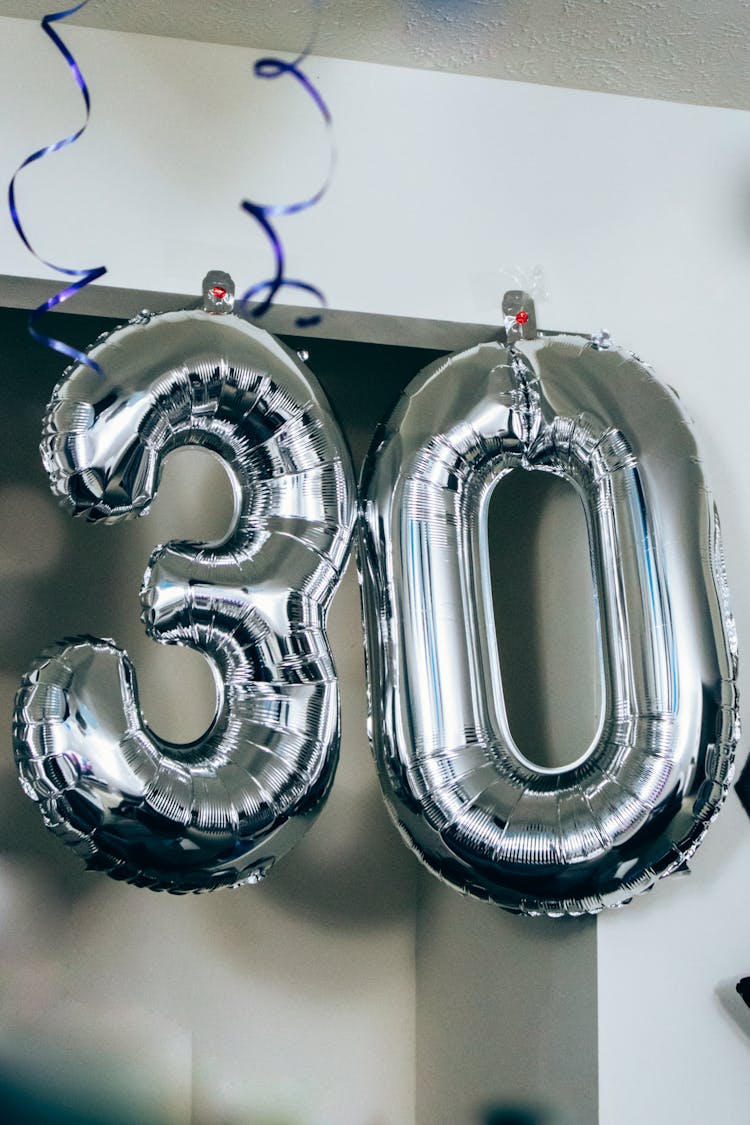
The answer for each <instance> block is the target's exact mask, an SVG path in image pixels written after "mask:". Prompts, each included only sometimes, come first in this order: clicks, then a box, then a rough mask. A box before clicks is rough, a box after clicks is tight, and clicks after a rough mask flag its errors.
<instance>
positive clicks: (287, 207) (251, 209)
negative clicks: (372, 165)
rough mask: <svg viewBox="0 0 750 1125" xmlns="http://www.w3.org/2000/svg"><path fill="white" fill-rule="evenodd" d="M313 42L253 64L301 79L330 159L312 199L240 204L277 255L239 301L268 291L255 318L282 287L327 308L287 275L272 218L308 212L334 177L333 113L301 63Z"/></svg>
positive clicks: (302, 324)
mask: <svg viewBox="0 0 750 1125" xmlns="http://www.w3.org/2000/svg"><path fill="white" fill-rule="evenodd" d="M314 2H315V6H316V7H317V6H318V0H314ZM314 41H315V34H313V37H312V38H311V40H310V42H309V43H308V45H307V47H305V49H304V51H303V52H302V53H301V54H300V55H298V56H297V58H296V59H294V61H293V62H284V61H283V59H276V58H271V57H268V58H262V59H258V60H257V62H256V63H255V66H254V67H253V74H254V75H255V77H256V78H280V77H281V76H282V75H284V74H289V75H291V77H292V78H295V79H296V80H297V82H299V84H300V86H302V88H303V90H305V91H306V92H307V93H308V94H309V95H310V97H311V98H312V100H313V102H314V103H315V105H316V106H317V107H318V109H319V110H320V113H321V116H322V118H323V120H324V121H325V124H326V129H327V131H328V137H329V144H330V160H329V164H328V173H327V175H326V177H325V180H324V181H323V184H322V186H321V187H320V188H319V189H318V191H316V192H315V193H314V194H313V195H311V196H310V197H309V198H307V199H302V200H299V201H297V202H294V203H283V204H282V203H253V202H252V201H251V200H249V199H243V201H242V204H241V206H242V209H243V211H247V213H248V214H249V215H252V217H253V218H254V219H255V220H256V222H257V223H258V225H259V226H260V227H261V229H262V230H263V231H264V233H265V234H266V235H267V237H268V241H269V242H270V244H271V249H272V251H273V257H274V266H275V270H274V274H273V277H271V278H269V279H268V280H266V281H260V282H258V284H257V285H253V286H251V287H250V288H249V289H248V290H246V292H245V293H243V295H242V297H241V300H240V303H241V304H242V305H243V306H246V305H247V303H248V302H249V301H252V300H254V299H255V298H256V297H259V296H260V294H262V293H264V292H265V294H266V295H265V297H264V298H263V299H262V300H261V301H260V303H259V304H258V305H256V306H255V308H254V309H253V310H252V312H251V314H250V315H251V316H253V317H255V318H257V317H261V316H264V315H265V313H267V312H268V310H269V309H270V308H271V305H272V304H273V301H274V298H275V297H276V294H277V293H278V292H279V290H280V289H283V288H293V289H301V290H303V291H304V292H306V293H311V294H312V295H313V296H314V297H316V298H317V300H318V301H320V304H321V305H322V306H323V307H324V308H325V307H326V303H327V302H326V299H325V296H324V295H323V293H322V292H321V290H320V289H318V288H317V287H316V286H315V285H310V284H309V283H308V282H306V281H299V280H297V279H296V278H290V277H286V276H285V273H284V269H285V255H284V247H283V245H282V242H281V239H280V238H279V235H278V234H277V232H276V229H275V226H274V224H273V222H272V219H274V218H276V217H277V216H279V215H296V214H297V213H298V212H300V211H306V210H307V208H308V207H314V206H315V204H316V203H319V202H320V200H321V199H322V198H323V196H324V195H325V193H326V191H327V190H328V187H329V185H330V182H331V178H332V176H333V170H334V166H335V163H336V149H335V146H334V143H333V136H332V125H333V122H332V118H331V112H330V110H329V108H328V106H327V105H326V103H325V101H324V100H323V98H322V96H321V94H320V91H319V90H318V89H317V88H316V87H315V86H314V85H313V83H312V82H311V81H310V79H309V78H308V77H307V75H306V74H304V73H303V72H302V70H301V69H300V67H301V65H302V63H303V62H304V60H305V59H306V58H307V56H308V55H309V54H310V52H311V50H312V46H313V43H314ZM319 322H320V314H318V313H314V314H312V315H310V316H300V317H297V320H296V322H295V323H296V325H297V327H298V328H309V327H311V326H312V325H314V324H318V323H319Z"/></svg>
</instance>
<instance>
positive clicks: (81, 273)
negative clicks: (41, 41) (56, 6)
mask: <svg viewBox="0 0 750 1125" xmlns="http://www.w3.org/2000/svg"><path fill="white" fill-rule="evenodd" d="M86 4H88V0H81V3H80V4H76V5H75V6H74V7H72V8H66V9H65V10H64V11H59V12H52V13H50V14H49V15H46V16H44V17H43V19H42V22H41V26H42V30H43V31H44V32H45V34H46V35H48V36H49V38H50V39H51V40H52V42H53V43H54V44H55V46H56V47H57V49H58V50H59V51H60V53H61V55H62V56H63V58H64V59H65V62H66V63H67V64H68V68H69V70H70V73H71V74H72V75H73V78H74V80H75V83H76V85H77V86H78V89H79V90H80V91H81V96H82V97H83V102H84V105H85V107H86V116H85V118H84V122H83V125H81V127H80V129H78V130H76V132H74V133H71V134H70V136H68V137H63V139H62V140H60V141H56V142H55V143H54V144H51V145H47V146H46V147H45V148H40V149H38V150H37V151H36V152H32V154H31V156H27V157H26V159H25V160H24V162H23V163H22V164H20V165H19V166H18V168H16V170H15V172H14V173H13V176H12V177H11V181H10V184H9V185H8V207H9V209H10V217H11V219H12V221H13V226H14V227H15V228H16V231H17V233H18V235H19V237H20V239H21V241H22V242H23V244H24V246H25V247H26V249H27V250H29V251H30V252H31V253H32V254H33V255H34V257H35V258H37V259H38V261H40V262H41V263H42V264H43V265H45V266H47V267H48V268H49V269H52V270H55V271H56V272H57V273H61V274H64V275H65V276H66V277H73V278H76V279H77V280H76V281H73V282H72V283H71V284H70V285H68V286H66V287H65V288H64V289H62V290H61V291H60V292H59V293H56V294H55V296H54V297H50V298H49V300H47V301H44V302H43V303H42V304H41V305H39V307H38V308H36V309H34V310H33V311H32V312H31V313H30V314H29V334H30V335H31V336H32V337H33V338H34V339H35V340H37V341H38V342H39V343H40V344H44V345H45V346H46V347H48V348H52V349H53V350H54V351H56V352H61V353H62V355H66V356H68V357H69V358H70V359H72V360H74V362H76V363H82V364H85V365H86V366H87V367H91V368H92V369H93V370H94V371H96V372H98V373H99V374H101V368H100V367H99V365H98V363H97V362H96V360H93V359H92V358H91V357H90V356H88V355H86V354H85V353H84V352H80V351H78V349H77V348H73V347H71V346H70V345H68V344H65V343H63V342H62V341H61V340H55V339H54V338H53V337H51V336H45V335H44V334H43V333H42V332H39V331H38V330H37V329H36V327H35V325H36V322H37V321H38V320H39V318H40V317H41V316H43V315H44V313H46V312H50V311H51V310H52V309H54V308H56V306H57V305H61V304H62V303H63V301H67V300H68V298H69V297H72V296H73V294H74V293H77V292H78V291H79V290H81V289H83V288H85V286H87V285H90V284H91V282H92V281H95V280H96V279H97V278H99V277H102V276H103V275H104V274H105V273H106V272H107V270H106V267H105V266H96V267H95V268H93V269H73V268H71V267H67V266H57V265H55V264H54V263H53V262H49V261H47V259H46V258H43V257H42V256H41V254H38V253H37V251H36V250H35V249H34V247H33V246H32V245H31V243H30V241H29V239H28V237H27V235H26V232H25V231H24V229H23V226H22V224H21V220H20V218H19V216H18V209H17V207H16V178H17V176H18V174H19V173H20V172H21V171H22V170H23V169H24V168H27V167H28V166H29V164H33V163H34V162H35V161H36V160H41V158H42V157H43V156H48V155H49V153H51V152H58V151H59V150H60V149H61V148H66V147H67V146H68V145H72V144H73V143H74V142H75V141H77V140H78V138H79V137H80V136H81V134H82V133H83V132H84V130H85V129H86V126H87V125H88V123H89V117H90V116H91V95H90V94H89V88H88V86H87V85H86V82H85V80H84V77H83V75H82V74H81V71H80V69H79V67H78V63H77V62H76V60H75V58H74V57H73V54H72V52H71V51H70V50H69V48H68V47H67V46H66V45H65V43H63V41H62V39H61V38H60V36H59V35H58V34H57V32H56V31H55V28H54V27H53V24H55V23H58V22H59V21H60V20H64V19H67V17H68V16H72V15H75V13H76V12H79V11H80V10H81V8H83V7H85V6H86Z"/></svg>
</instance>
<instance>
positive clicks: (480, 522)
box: [359, 313, 738, 916]
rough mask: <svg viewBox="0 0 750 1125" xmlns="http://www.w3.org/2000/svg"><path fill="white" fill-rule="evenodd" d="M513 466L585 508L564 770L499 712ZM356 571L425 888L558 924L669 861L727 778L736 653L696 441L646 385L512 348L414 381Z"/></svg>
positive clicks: (481, 350)
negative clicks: (577, 675) (585, 739)
mask: <svg viewBox="0 0 750 1125" xmlns="http://www.w3.org/2000/svg"><path fill="white" fill-rule="evenodd" d="M528 319H529V317H528V315H527V314H526V313H521V314H519V317H518V323H519V324H523V323H524V322H525V321H528ZM511 336H512V334H511ZM514 470H515V471H531V472H540V471H543V472H550V473H555V474H557V475H558V476H560V477H562V478H564V479H565V480H566V481H568V482H569V483H570V484H571V485H572V486H573V487H574V488H575V489H576V490H577V492H578V495H579V496H580V498H581V501H582V503H583V506H584V509H585V513H586V520H587V526H588V536H589V547H590V557H591V565H592V579H593V589H594V594H595V607H594V609H595V615H596V620H597V628H598V637H599V659H600V674H601V683H602V693H601V697H602V701H603V702H602V714H601V718H600V724H599V731H598V734H597V735H596V737H595V739H594V741H593V743H592V745H590V746H588V747H587V746H581V753H580V756H579V757H578V759H577V760H576V761H575V762H574V763H573V764H572V765H570V766H566V767H564V768H561V769H550V768H545V767H538V766H535V765H533V764H532V763H530V762H529V761H527V760H526V759H525V758H524V756H523V755H522V754H521V752H520V751H519V749H518V747H517V746H516V744H515V743H514V740H513V737H512V735H511V731H510V729H509V724H508V720H507V716H506V712H505V707H504V703H503V687H502V682H503V674H504V671H505V670H504V669H502V668H501V667H500V661H499V658H498V652H497V638H496V632H495V629H496V626H495V621H494V613H493V605H492V594H491V591H490V584H489V574H490V558H489V554H488V537H487V511H488V505H489V500H490V496H491V494H492V492H493V489H494V488H495V486H496V485H497V483H498V481H499V480H500V479H501V478H502V477H503V476H504V475H505V474H506V473H510V472H512V471H514ZM359 565H360V570H361V584H362V599H363V610H364V616H365V626H366V642H367V659H368V676H369V692H370V711H371V714H370V722H371V728H372V729H371V737H372V740H373V746H374V752H375V757H376V762H377V767H378V771H379V775H380V781H381V784H382V787H383V790H384V794H385V797H386V801H387V803H388V806H389V808H390V810H391V813H392V815H393V817H394V819H395V820H396V823H397V824H398V826H399V828H400V829H401V832H402V834H403V835H404V837H405V838H406V840H407V842H408V843H409V844H410V845H411V846H412V848H413V849H414V850H415V851H416V852H417V854H418V855H419V856H420V857H421V858H422V859H423V860H424V861H425V862H426V863H427V864H428V866H429V867H430V868H432V869H433V871H435V872H436V873H437V874H438V875H439V876H441V877H442V878H443V879H445V880H447V881H448V882H449V883H451V884H453V885H454V886H456V887H458V888H459V889H461V890H462V891H465V892H468V893H470V894H473V895H476V896H478V897H480V898H485V899H491V900H494V901H495V902H496V903H498V904H499V905H500V906H502V907H505V908H506V909H509V910H511V911H514V912H518V913H525V914H548V915H552V916H555V915H561V914H580V913H586V912H588V913H595V912H597V911H599V910H601V909H602V908H603V907H606V906H618V905H620V904H622V903H624V902H626V901H628V900H629V899H630V898H632V896H633V895H634V894H636V893H638V892H641V891H645V890H647V889H648V888H650V887H651V886H652V885H653V884H654V883H655V882H656V880H657V879H659V878H660V877H662V876H665V875H669V874H670V873H671V872H673V871H675V870H676V869H677V868H679V867H681V866H682V865H683V864H684V863H685V861H686V860H687V858H688V857H689V856H690V855H691V854H692V852H693V851H694V850H695V848H696V847H697V846H698V844H699V843H700V841H701V840H702V838H703V836H704V833H705V832H706V829H707V827H708V825H709V824H710V822H711V821H712V820H713V818H714V817H715V815H716V813H717V810H718V809H719V806H720V805H721V803H722V801H723V799H724V797H725V794H726V792H727V788H728V785H729V783H730V780H731V774H732V760H733V752H734V747H735V742H736V739H737V736H738V717H737V694H736V689H735V679H736V671H737V658H736V639H735V632H734V625H733V620H732V616H731V612H730V607H729V598H728V593H727V585H726V577H725V570H724V563H723V560H722V549H721V540H720V531H719V523H718V519H717V516H716V511H715V508H714V505H713V502H712V500H711V496H710V493H709V492H708V490H707V488H706V483H705V479H704V474H703V469H702V466H701V462H700V458H699V456H698V451H697V449H696V443H695V438H694V436H693V433H692V432H691V429H690V427H689V425H688V422H687V419H686V417H685V414H684V413H683V411H682V409H681V408H680V405H679V403H678V401H677V399H676V397H675V395H674V393H673V392H671V391H670V390H669V389H668V388H666V387H665V386H663V385H662V384H661V383H659V382H658V381H657V380H656V379H655V378H654V377H653V376H652V375H651V374H650V372H649V370H648V368H647V367H645V366H644V365H643V364H642V363H641V362H640V361H639V360H638V359H636V358H635V357H634V356H633V355H631V354H629V353H627V352H624V351H621V350H618V349H617V348H614V347H611V346H609V343H608V340H607V338H606V336H605V335H602V336H599V337H596V338H592V339H591V340H587V339H584V338H580V337H573V336H565V335H557V336H546V337H539V336H537V335H536V333H533V334H532V335H531V338H523V337H522V336H517V338H516V339H515V340H514V339H512V338H511V340H510V343H507V342H500V341H498V342H492V343H486V344H480V345H478V346H476V347H473V348H470V349H469V350H468V351H465V352H462V353H460V354H457V355H454V356H451V357H450V358H447V359H442V360H439V361H437V362H436V363H434V364H432V365H431V366H430V367H428V368H426V369H425V370H424V371H423V372H422V373H421V374H420V375H418V376H417V378H416V379H414V381H413V382H412V383H410V384H409V386H408V387H407V388H406V390H405V391H404V392H403V393H402V395H401V397H400V400H399V401H398V403H397V405H396V406H395V408H394V410H393V412H392V413H391V415H390V417H388V418H387V419H386V420H385V422H384V423H383V424H382V425H381V427H380V429H379V431H378V433H377V435H376V437H375V440H374V443H373V445H372V447H371V451H370V454H369V457H368V459H367V461H366V463H365V467H364V470H363V476H362V482H361V490H360V562H359Z"/></svg>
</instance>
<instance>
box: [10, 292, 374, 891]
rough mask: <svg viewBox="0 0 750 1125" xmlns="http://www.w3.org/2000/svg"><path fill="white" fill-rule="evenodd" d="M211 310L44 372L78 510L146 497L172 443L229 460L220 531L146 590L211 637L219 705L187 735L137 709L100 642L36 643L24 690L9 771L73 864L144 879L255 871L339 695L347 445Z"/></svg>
mask: <svg viewBox="0 0 750 1125" xmlns="http://www.w3.org/2000/svg"><path fill="white" fill-rule="evenodd" d="M212 292H213V294H214V298H213V307H210V302H209V304H207V307H206V309H204V310H199V311H190V312H179V313H167V314H163V315H160V316H153V317H150V318H146V317H144V318H141V319H140V320H136V321H135V322H132V323H131V324H130V325H128V326H126V327H125V328H122V329H119V330H117V331H115V332H114V333H113V334H111V335H110V336H109V337H107V338H105V339H104V340H103V342H100V343H98V344H97V345H96V346H95V347H94V348H93V349H92V351H91V355H92V357H93V358H95V359H96V361H97V362H98V363H99V364H100V365H101V368H102V369H103V372H104V374H103V376H102V375H100V374H98V373H96V372H94V371H92V370H90V369H89V368H88V367H85V366H83V365H80V366H78V367H75V368H74V369H72V370H71V371H70V372H69V373H68V374H66V376H65V377H64V378H63V380H62V382H61V383H60V384H59V386H58V387H57V388H56V390H55V392H54V395H53V398H52V402H51V405H50V407H49V411H48V415H47V419H46V426H45V436H44V442H43V446H42V451H43V457H44V461H45V465H46V468H47V470H48V472H49V474H50V477H51V480H52V484H53V487H54V489H55V491H56V492H57V493H58V494H59V495H60V496H61V497H62V499H63V501H64V503H65V505H66V506H67V507H68V508H69V510H70V511H71V512H73V513H74V514H79V513H83V514H85V516H86V518H88V519H89V520H107V521H112V520H118V519H121V518H125V517H128V516H134V515H141V514H143V513H144V512H146V511H147V509H148V506H149V504H150V503H151V501H152V499H153V497H154V495H155V492H156V488H157V485H158V481H159V474H160V470H161V465H162V461H163V459H164V457H165V456H166V454H167V453H169V452H170V450H173V449H175V448H176V447H177V446H180V445H186V444H198V445H201V446H203V447H204V448H206V449H209V450H212V451H213V452H214V453H215V454H217V455H218V456H219V457H221V458H222V459H223V460H224V461H225V463H226V464H227V465H228V466H229V468H230V469H231V473H232V475H233V487H234V492H235V521H234V525H233V528H232V529H231V531H230V532H229V534H228V536H227V537H226V538H225V539H224V540H223V541H222V542H221V543H216V544H199V543H188V542H175V543H169V544H168V545H167V546H165V547H158V548H157V549H156V550H155V551H154V553H153V554H152V556H151V559H150V562H149V567H148V570H147V572H146V576H145V580H144V584H143V587H142V590H141V602H142V605H143V620H144V622H145V624H146V629H147V631H148V633H149V635H150V636H151V637H153V638H154V639H155V640H157V641H160V642H162V643H165V644H180V645H188V646H190V647H192V648H195V649H197V650H199V651H200V652H202V653H204V654H205V655H206V656H207V657H208V659H209V660H210V661H211V663H212V667H213V670H214V672H215V679H216V684H217V692H218V696H219V706H218V708H217V714H216V716H215V719H214V721H213V723H212V725H211V727H210V729H209V730H208V732H207V733H206V734H205V736H204V737H203V738H201V739H199V740H198V741H196V742H194V743H192V744H190V745H187V746H174V745H171V744H170V743H167V742H164V741H163V740H161V739H160V738H158V737H157V736H156V735H155V734H154V732H153V731H151V730H150V729H149V728H148V727H147V725H146V724H145V722H144V720H143V718H142V716H141V712H140V710H139V706H138V696H137V691H136V681H135V674H134V671H133V668H132V666H131V664H130V662H129V660H128V658H127V656H126V655H125V653H123V652H122V651H121V650H119V649H118V648H116V647H115V646H114V645H113V644H112V643H110V642H108V641H102V640H95V639H91V638H80V639H75V640H72V641H69V642H68V643H65V644H63V645H60V646H57V647H55V648H53V649H51V650H50V651H48V652H46V653H45V654H44V655H43V656H42V657H41V658H40V659H39V660H38V661H37V663H36V664H35V665H34V667H33V669H32V670H31V671H30V672H29V673H28V674H27V676H26V677H25V679H24V681H23V684H22V687H21V689H20V691H19V693H18V695H17V699H16V711H15V723H14V731H15V739H14V741H15V753H16V760H17V764H18V768H19V771H20V776H21V780H22V784H23V785H24V788H25V789H26V791H27V793H28V794H29V796H31V797H32V798H34V799H35V800H36V801H38V802H39V807H40V809H41V812H42V815H43V817H44V820H45V822H46V824H47V826H48V827H49V828H51V829H52V830H53V831H54V832H55V833H57V834H58V836H60V837H61V838H62V839H63V840H64V841H65V842H66V843H68V844H69V845H70V846H71V847H72V848H73V849H74V850H75V851H76V852H77V853H78V854H79V855H81V856H82V857H83V858H84V859H85V860H86V862H87V864H88V866H90V867H92V868H97V869H100V870H104V871H107V872H108V873H109V874H110V875H112V876H114V877H115V878H118V879H126V880H128V881H130V882H133V883H136V884H138V885H141V886H147V887H151V888H153V889H154V890H168V891H174V892H182V891H203V890H212V889H213V888H215V887H219V886H222V885H236V884H239V883H247V882H256V881H257V880H258V879H260V878H262V877H263V876H264V875H265V874H266V872H267V871H268V869H269V868H270V867H271V865H272V864H273V863H274V861H275V860H276V859H277V858H278V857H279V856H281V855H283V854H284V853H285V852H286V851H288V850H289V848H291V847H292V846H293V844H294V843H295V842H296V841H297V840H298V839H299V838H300V837H301V836H302V834H303V833H304V832H305V830H306V829H307V827H308V826H309V825H310V823H311V822H312V821H313V820H314V818H315V817H316V815H317V813H318V812H319V810H320V808H321V807H322V804H323V802H324V801H325V799H326V797H327V795H328V791H329V789H330V786H331V782H332V780H333V775H334V771H335V768H336V763H337V759H338V747H339V693H338V683H337V679H336V674H335V671H334V666H333V661H332V657H331V652H330V649H329V644H328V639H327V636H326V621H327V614H328V609H329V606H330V602H331V598H332V596H333V594H334V591H335V589H336V587H337V585H338V581H339V578H340V575H341V571H342V568H343V566H344V564H345V562H346V559H347V553H348V549H349V543H350V538H351V531H352V526H353V522H354V516H355V499H354V498H355V489H354V482H353V474H352V468H351V461H350V456H349V453H348V449H347V447H346V444H345V442H344V439H343V437H342V435H341V433H340V431H339V428H338V426H337V424H336V422H335V421H334V419H333V418H332V416H331V413H330V409H329V406H328V404H327V402H326V400H325V397H324V395H323V392H322V391H321V389H320V387H319V386H318V385H317V384H316V382H315V380H314V379H313V377H312V376H311V374H310V372H309V371H307V370H306V369H305V368H304V367H303V365H302V364H301V363H300V362H299V361H298V360H297V358H296V357H295V356H293V355H292V353H290V352H288V351H287V350H286V349H285V348H284V347H283V346H282V345H281V344H279V343H278V342H277V341H276V340H274V338H273V337H272V336H270V335H269V334H268V333H266V332H263V331H261V330H260V329H258V328H256V327H253V326H251V325H249V324H248V323H246V322H244V321H242V320H240V319H239V318H238V317H236V316H235V315H217V314H219V313H222V312H225V311H228V307H229V300H230V299H229V296H228V295H227V294H226V292H225V290H224V289H222V288H220V287H215V288H214V289H213V291H212Z"/></svg>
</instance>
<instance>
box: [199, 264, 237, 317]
mask: <svg viewBox="0 0 750 1125" xmlns="http://www.w3.org/2000/svg"><path fill="white" fill-rule="evenodd" d="M233 308H234V281H233V280H232V278H231V277H230V276H229V274H228V273H224V272H223V271H222V270H209V271H208V273H207V274H206V276H205V277H204V278H203V311H204V312H207V313H213V314H214V315H219V314H221V313H230V312H231V311H232V309H233Z"/></svg>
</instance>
